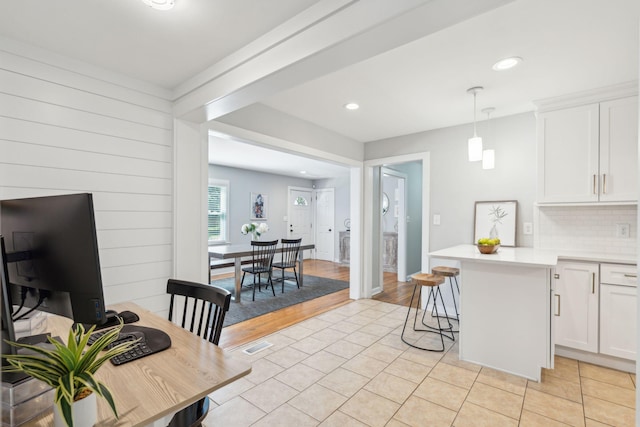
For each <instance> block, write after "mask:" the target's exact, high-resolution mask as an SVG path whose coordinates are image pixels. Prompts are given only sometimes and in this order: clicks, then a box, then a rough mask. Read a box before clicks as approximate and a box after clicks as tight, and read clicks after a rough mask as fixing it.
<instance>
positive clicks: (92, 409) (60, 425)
mask: <svg viewBox="0 0 640 427" xmlns="http://www.w3.org/2000/svg"><path fill="white" fill-rule="evenodd" d="M71 411H72V414H73V425H74V427H88V426H93V425H94V424H95V423H96V422H98V401H97V398H96V394H95V393H91V394H90V395H89V396H87V397H85V398H84V399H81V400H78V401H77V402H74V403H73V406H72V407H71ZM53 425H54V427H68V426H67V423H65V421H64V417H63V416H62V414H61V413H60V409H59V408H58V405H55V404H54V405H53Z"/></svg>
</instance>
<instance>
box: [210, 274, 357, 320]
mask: <svg viewBox="0 0 640 427" xmlns="http://www.w3.org/2000/svg"><path fill="white" fill-rule="evenodd" d="M252 282H253V279H252V277H251V276H249V275H247V277H246V278H245V284H247V283H252ZM211 284H212V285H216V286H221V287H223V288H225V289H227V290H229V291H231V292H234V288H235V282H234V278H233V277H230V278H227V279H220V280H214V281H213V282H211ZM348 287H349V283H348V282H343V281H341V280H334V279H327V278H324V277H317V276H307V275H305V276H304V286H302V288H300V289H298V288H297V287H296V282H295V280H285V285H284V293H282V282H274V288H275V291H276V296H275V297H274V296H273V293H272V292H271V287H269V288H268V289H267V288H265V287H264V285H263V286H262V287H261V288H262V292H259V291H258V289H257V288H256V300H255V301H252V300H251V297H252V293H253V290H252V289H251V288H250V287H243V288H242V301H241V302H240V303H235V302H233V301H232V302H231V308H229V312H228V313H227V315H226V316H225V319H224V326H229V325H233V324H234V323H238V322H242V321H244V320H247V319H251V318H253V317H257V316H261V315H263V314H266V313H269V312H271V311H276V310H279V309H281V308H285V307H289V306H291V305H294V304H298V303H301V302H304V301H309V300H311V299H314V298H318V297H321V296H324V295H328V294H331V293H334V292H338V291H341V290H343V289H347V288H348Z"/></svg>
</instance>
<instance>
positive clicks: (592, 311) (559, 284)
mask: <svg viewBox="0 0 640 427" xmlns="http://www.w3.org/2000/svg"><path fill="white" fill-rule="evenodd" d="M556 272H557V273H558V275H559V278H558V280H557V281H556V291H555V293H556V295H558V296H557V297H556V298H557V300H556V316H557V317H556V318H555V319H554V320H555V341H556V344H559V345H562V346H565V347H571V348H576V349H578V350H584V351H590V352H593V353H597V352H598V320H599V319H598V317H599V316H598V313H599V311H598V300H599V298H600V297H599V286H598V285H599V277H598V276H599V274H598V272H599V265H598V264H591V263H577V262H576V263H569V262H567V263H565V262H562V263H558V266H557V267H556Z"/></svg>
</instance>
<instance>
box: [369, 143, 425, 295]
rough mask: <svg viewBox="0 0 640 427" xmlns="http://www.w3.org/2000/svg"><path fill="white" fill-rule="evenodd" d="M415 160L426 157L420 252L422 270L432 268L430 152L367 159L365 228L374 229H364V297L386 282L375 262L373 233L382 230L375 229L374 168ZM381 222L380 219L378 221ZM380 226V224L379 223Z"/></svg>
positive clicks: (423, 174)
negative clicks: (430, 247) (430, 261)
mask: <svg viewBox="0 0 640 427" xmlns="http://www.w3.org/2000/svg"><path fill="white" fill-rule="evenodd" d="M414 161H422V218H420V219H419V220H420V221H422V223H423V224H425V226H424V227H422V240H421V245H422V253H421V256H420V259H421V262H420V266H421V270H422V271H428V269H429V208H430V203H429V200H430V192H431V184H430V182H431V180H430V174H429V171H430V170H431V166H430V153H429V152H428V151H426V152H421V153H414V154H405V155H400V156H393V157H383V158H378V159H370V160H367V161H365V162H364V170H363V174H364V182H363V184H364V194H363V196H364V197H363V199H364V206H365V207H366V208H365V209H364V212H363V220H364V230H370V232H367V233H363V236H362V237H363V239H362V241H363V243H362V249H363V269H362V271H363V280H362V282H363V286H364V288H363V297H364V298H371V296H372V295H373V289H374V287H377V286H379V285H378V284H379V283H382V269H376V268H375V265H377V264H376V263H375V262H374V253H375V252H374V249H373V244H374V240H373V235H374V233H378V232H380V230H379V229H378V230H373V227H374V224H375V221H374V218H373V215H374V214H378V212H377V210H376V209H375V206H374V205H376V204H375V203H374V202H375V199H374V194H373V189H374V182H373V179H374V171H373V169H374V168H375V167H382V166H385V165H389V164H395V163H407V162H414ZM378 224H379V222H378ZM378 228H379V225H378Z"/></svg>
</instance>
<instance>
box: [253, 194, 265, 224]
mask: <svg viewBox="0 0 640 427" xmlns="http://www.w3.org/2000/svg"><path fill="white" fill-rule="evenodd" d="M267 200H268V198H267V195H266V194H262V193H251V219H252V220H266V219H267V206H268V205H267Z"/></svg>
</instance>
